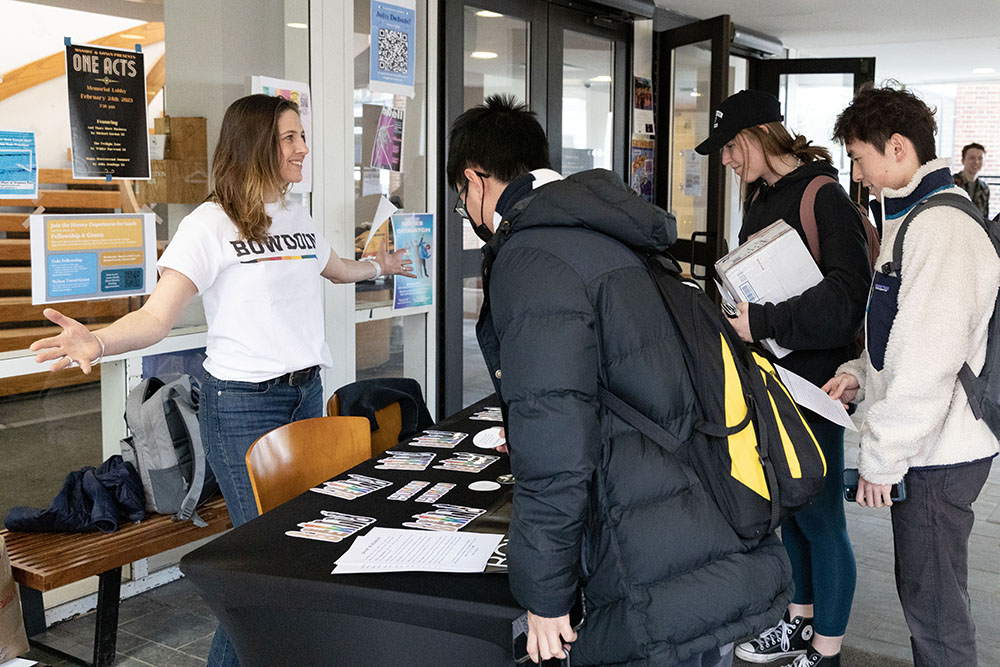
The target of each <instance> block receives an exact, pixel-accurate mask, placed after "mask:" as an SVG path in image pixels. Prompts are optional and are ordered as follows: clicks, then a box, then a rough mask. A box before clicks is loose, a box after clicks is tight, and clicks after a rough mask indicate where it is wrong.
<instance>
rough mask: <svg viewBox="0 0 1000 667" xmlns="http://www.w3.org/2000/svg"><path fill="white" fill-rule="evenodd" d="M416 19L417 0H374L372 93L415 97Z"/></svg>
mask: <svg viewBox="0 0 1000 667" xmlns="http://www.w3.org/2000/svg"><path fill="white" fill-rule="evenodd" d="M416 18H417V13H416V4H415V0H394V1H393V2H379V1H378V0H372V24H371V25H372V33H371V65H370V67H369V79H370V83H369V84H368V87H369V88H370V89H371V91H372V92H376V93H392V94H394V95H406V96H407V97H413V68H414V65H415V63H416V48H417V45H416V44H415V43H414V42H415V40H416Z"/></svg>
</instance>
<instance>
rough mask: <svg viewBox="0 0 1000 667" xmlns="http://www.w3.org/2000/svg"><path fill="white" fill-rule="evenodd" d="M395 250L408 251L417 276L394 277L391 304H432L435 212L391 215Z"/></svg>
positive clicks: (407, 305) (402, 305) (394, 305)
mask: <svg viewBox="0 0 1000 667" xmlns="http://www.w3.org/2000/svg"><path fill="white" fill-rule="evenodd" d="M391 219H392V234H393V238H395V240H396V250H404V249H405V250H407V251H408V253H407V254H408V256H409V258H410V259H412V260H413V272H414V273H415V274H417V277H416V278H407V277H405V276H398V275H397V276H394V277H395V290H394V294H393V300H392V307H393V309H395V310H399V309H402V308H418V307H420V306H431V305H433V304H434V291H433V282H432V280H431V276H433V275H434V256H435V254H436V253H435V252H434V214H433V213H397V214H396V215H394V216H392V218H391Z"/></svg>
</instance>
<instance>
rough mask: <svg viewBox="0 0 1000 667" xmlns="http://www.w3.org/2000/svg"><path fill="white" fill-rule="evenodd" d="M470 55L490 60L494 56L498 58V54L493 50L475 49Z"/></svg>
mask: <svg viewBox="0 0 1000 667" xmlns="http://www.w3.org/2000/svg"><path fill="white" fill-rule="evenodd" d="M469 57H470V58H478V59H480V60H490V59H492V58H496V57H497V54H495V53H493V52H492V51H473V52H472V53H470V54H469Z"/></svg>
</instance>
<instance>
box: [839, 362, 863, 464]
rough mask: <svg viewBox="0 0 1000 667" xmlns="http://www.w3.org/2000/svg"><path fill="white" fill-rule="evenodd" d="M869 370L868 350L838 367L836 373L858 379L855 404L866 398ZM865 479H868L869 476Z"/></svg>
mask: <svg viewBox="0 0 1000 667" xmlns="http://www.w3.org/2000/svg"><path fill="white" fill-rule="evenodd" d="M867 370H868V354H867V351H865V352H863V353H862V354H861V356H860V357H859V358H857V359H852V360H851V361H848V362H845V363H843V364H841V365H840V367H839V368H838V369H837V371H836V374H837V375H840V374H842V373H850V374H851V375H853V376H854V377H856V378H857V379H858V385H859V387H858V393H857V395H856V396H855V397H854V404H855V405H858V404H860V403H861V401H863V400H865V379H866V375H867V373H866V371H867ZM865 479H868V478H867V477H866V478H865ZM869 481H871V480H869Z"/></svg>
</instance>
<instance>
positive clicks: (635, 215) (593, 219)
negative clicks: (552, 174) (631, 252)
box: [504, 169, 677, 252]
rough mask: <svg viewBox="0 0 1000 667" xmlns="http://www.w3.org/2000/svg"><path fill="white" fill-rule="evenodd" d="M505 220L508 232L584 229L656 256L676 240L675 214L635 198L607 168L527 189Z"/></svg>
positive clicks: (579, 173) (508, 212)
mask: <svg viewBox="0 0 1000 667" xmlns="http://www.w3.org/2000/svg"><path fill="white" fill-rule="evenodd" d="M504 222H508V223H509V224H510V229H509V231H510V232H511V233H513V232H518V231H521V230H523V229H528V228H530V227H583V228H585V229H590V230H591V231H595V232H600V233H601V234H605V235H607V236H610V237H612V238H614V239H616V240H618V241H621V242H622V243H624V244H625V245H627V246H629V247H631V248H634V249H636V250H642V251H645V252H661V251H663V250H666V249H667V248H669V247H670V246H671V245H673V243H674V241H676V240H677V223H676V221H675V219H674V216H673V215H671V214H670V213H667V212H666V211H664V210H663V209H661V208H658V207H656V206H653V205H652V204H649V203H648V202H646V201H644V200H643V199H641V198H639V197H636V196H635V193H634V192H632V190H631V189H629V187H628V186H627V185H625V183H624V182H623V181H622V179H621V178H620V177H619V176H618V175H617V174H615V173H614V172H611V171H608V170H606V169H591V170H588V171H582V172H578V173H576V174H572V175H570V176H567V177H566V178H565V179H563V180H559V181H554V182H552V183H548V184H546V185H543V186H541V187H539V188H538V189H537V190H533V191H531V192H530V194H528V195H527V196H525V197H524V198H522V199H521V200H519V201H517V202H516V203H515V204H514V205H513V206H511V208H510V210H509V211H507V214H506V215H505V216H504Z"/></svg>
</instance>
